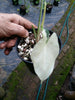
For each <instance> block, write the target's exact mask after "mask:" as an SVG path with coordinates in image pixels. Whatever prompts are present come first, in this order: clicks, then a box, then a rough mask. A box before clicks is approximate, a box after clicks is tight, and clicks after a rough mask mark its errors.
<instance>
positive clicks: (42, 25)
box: [41, 2, 46, 30]
mask: <svg viewBox="0 0 75 100" xmlns="http://www.w3.org/2000/svg"><path fill="white" fill-rule="evenodd" d="M45 14H46V2H44V13H43V19H42V24H41V30H43V27H44V21H45Z"/></svg>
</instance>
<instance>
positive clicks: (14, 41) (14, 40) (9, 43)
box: [6, 38, 17, 48]
mask: <svg viewBox="0 0 75 100" xmlns="http://www.w3.org/2000/svg"><path fill="white" fill-rule="evenodd" d="M16 40H17V38H14V39H11V40H9V41H8V42H7V44H6V47H7V48H11V47H14V46H15V44H16Z"/></svg>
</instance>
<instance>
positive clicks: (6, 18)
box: [0, 13, 37, 55]
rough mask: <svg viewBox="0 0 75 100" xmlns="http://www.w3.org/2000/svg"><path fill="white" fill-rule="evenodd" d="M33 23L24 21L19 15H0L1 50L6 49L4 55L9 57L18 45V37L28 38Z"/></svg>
mask: <svg viewBox="0 0 75 100" xmlns="http://www.w3.org/2000/svg"><path fill="white" fill-rule="evenodd" d="M32 25H33V26H34V28H37V27H36V26H35V25H34V24H33V23H32V22H30V21H28V20H27V19H24V18H23V17H21V16H19V15H17V14H5V13H0V41H3V42H2V43H0V49H4V53H5V54H6V55H8V54H9V53H10V52H11V50H12V48H13V47H14V46H15V44H16V40H17V37H18V36H19V37H27V36H28V35H29V34H28V31H27V29H31V28H32Z"/></svg>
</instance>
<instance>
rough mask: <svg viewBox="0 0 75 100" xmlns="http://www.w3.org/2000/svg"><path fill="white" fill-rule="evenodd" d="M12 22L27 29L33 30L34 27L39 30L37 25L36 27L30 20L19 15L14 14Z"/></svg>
mask: <svg viewBox="0 0 75 100" xmlns="http://www.w3.org/2000/svg"><path fill="white" fill-rule="evenodd" d="M11 22H14V23H17V24H19V25H22V26H24V27H25V28H27V29H31V28H32V26H33V27H34V28H37V26H36V25H34V24H33V23H32V22H30V21H29V20H27V19H25V18H23V17H21V16H19V15H17V14H12V17H11Z"/></svg>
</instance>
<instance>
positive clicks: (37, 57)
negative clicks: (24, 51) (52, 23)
mask: <svg viewBox="0 0 75 100" xmlns="http://www.w3.org/2000/svg"><path fill="white" fill-rule="evenodd" d="M42 33H43V38H42V39H41V40H40V41H39V42H38V43H37V44H36V45H35V47H34V49H33V51H32V53H31V59H32V62H33V65H34V70H35V73H36V74H37V75H38V77H39V78H40V80H41V81H44V80H46V79H47V78H48V77H49V76H50V75H51V73H52V72H53V69H54V64H55V60H56V58H57V56H58V54H59V43H58V37H57V35H56V33H53V34H52V35H51V37H50V38H49V40H48V42H47V36H46V32H45V31H44V30H43V32H42Z"/></svg>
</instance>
